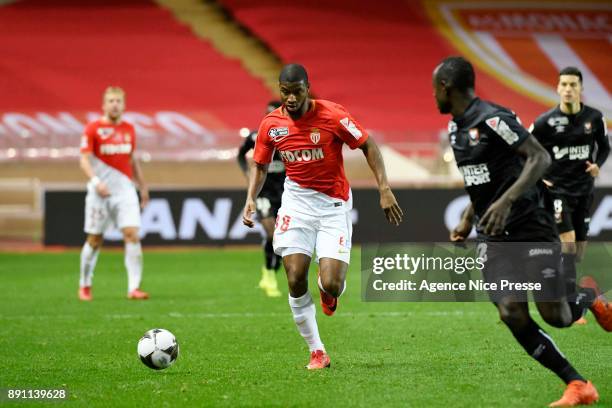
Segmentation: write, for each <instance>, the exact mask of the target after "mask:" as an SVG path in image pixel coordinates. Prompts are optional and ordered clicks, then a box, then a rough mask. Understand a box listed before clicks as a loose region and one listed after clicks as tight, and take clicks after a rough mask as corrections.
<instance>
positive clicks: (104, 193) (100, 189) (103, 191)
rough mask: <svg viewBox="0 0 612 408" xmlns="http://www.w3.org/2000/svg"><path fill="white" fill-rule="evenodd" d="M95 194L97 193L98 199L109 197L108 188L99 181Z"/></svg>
mask: <svg viewBox="0 0 612 408" xmlns="http://www.w3.org/2000/svg"><path fill="white" fill-rule="evenodd" d="M96 193H98V195H99V196H100V197H108V196H109V195H110V191H108V187H107V186H106V183H105V182H103V181H100V182H99V183H98V184H96Z"/></svg>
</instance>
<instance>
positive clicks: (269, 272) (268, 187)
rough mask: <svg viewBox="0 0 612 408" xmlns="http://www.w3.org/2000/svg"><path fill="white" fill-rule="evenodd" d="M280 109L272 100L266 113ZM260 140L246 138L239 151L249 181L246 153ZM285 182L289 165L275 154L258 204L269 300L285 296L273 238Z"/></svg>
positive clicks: (252, 136) (264, 283)
mask: <svg viewBox="0 0 612 408" xmlns="http://www.w3.org/2000/svg"><path fill="white" fill-rule="evenodd" d="M280 106H281V103H280V101H270V102H269V103H268V106H267V108H266V114H268V113H270V112H272V111H273V110H274V109H276V108H278V107H280ZM256 140H257V132H251V133H250V134H249V135H248V136H247V137H246V138H245V139H244V143H242V146H240V149H239V150H238V164H239V165H240V168H241V169H242V171H243V172H244V174H245V175H246V176H247V178H248V171H249V168H248V165H247V160H246V154H247V153H248V152H249V151H250V150H252V149H254V148H255V141H256ZM284 183H285V165H284V164H283V161H282V159H281V157H280V155H279V154H278V152H274V156H273V157H272V162H271V163H270V165H269V167H268V177H267V178H266V182H265V183H264V186H263V188H262V189H261V193H259V196H258V197H257V201H256V204H257V217H258V219H259V222H260V223H261V225H262V226H263V229H264V231H265V233H266V239H265V241H264V243H263V249H264V257H265V265H264V266H263V267H262V268H261V279H260V281H259V287H260V288H261V289H263V290H264V291H265V292H266V295H267V296H269V297H279V296H280V295H281V292H280V291H279V290H278V283H277V281H276V273H277V272H278V270H279V268H280V266H281V258H280V256H278V255H276V254H275V253H274V249H273V248H272V236H273V235H274V224H275V222H276V215H277V214H278V209H279V208H280V206H281V197H282V196H283V188H284Z"/></svg>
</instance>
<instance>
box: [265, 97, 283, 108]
mask: <svg viewBox="0 0 612 408" xmlns="http://www.w3.org/2000/svg"><path fill="white" fill-rule="evenodd" d="M281 105H282V103H281V101H278V100H276V99H275V100H273V101H270V102H268V105H266V106H272V107H273V108H274V109H276V108H280V106H281Z"/></svg>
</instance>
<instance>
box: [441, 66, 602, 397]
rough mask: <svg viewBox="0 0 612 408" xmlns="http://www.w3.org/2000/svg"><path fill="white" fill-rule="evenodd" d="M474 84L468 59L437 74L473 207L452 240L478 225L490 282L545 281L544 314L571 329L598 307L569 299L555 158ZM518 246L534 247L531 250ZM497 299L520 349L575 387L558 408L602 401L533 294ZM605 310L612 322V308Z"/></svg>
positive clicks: (589, 293) (589, 294)
mask: <svg viewBox="0 0 612 408" xmlns="http://www.w3.org/2000/svg"><path fill="white" fill-rule="evenodd" d="M474 83H475V74H474V69H473V68H472V65H471V64H470V63H469V62H468V61H467V60H465V59H463V58H461V57H449V58H446V59H445V60H443V61H442V63H440V64H439V65H438V66H437V67H436V68H435V70H434V73H433V87H434V96H435V99H436V103H437V105H438V109H439V111H440V113H442V114H451V115H452V120H451V121H450V123H449V138H450V144H451V147H452V148H453V152H454V154H455V160H456V161H457V166H458V167H459V170H460V172H461V173H462V175H463V177H464V183H465V188H466V190H467V192H468V194H469V196H470V200H471V204H470V205H469V206H468V208H467V209H466V211H465V212H464V215H463V217H462V220H461V222H460V224H459V225H458V226H457V227H456V228H455V229H454V230H453V231H452V232H451V240H453V241H461V240H463V239H465V237H467V236H468V234H469V232H470V230H471V229H472V224H476V230H477V232H478V236H479V241H480V242H481V244H479V250H480V249H481V248H482V249H484V250H483V251H482V252H479V256H481V257H483V258H484V259H485V268H484V270H483V275H484V278H485V280H486V281H487V282H500V281H501V280H502V279H508V280H510V281H512V282H527V281H529V282H531V281H538V282H541V283H542V285H543V286H545V289H546V290H545V291H543V292H544V293H546V296H547V298H546V299H545V300H546V301H542V297H541V295H539V294H536V292H535V291H534V298H535V300H536V305H537V308H538V311H539V313H540V315H541V316H542V318H543V319H544V320H545V321H546V322H547V323H549V324H550V325H552V326H554V327H559V328H561V327H568V326H570V325H571V324H572V323H573V322H574V321H575V320H577V319H578V318H580V316H581V315H582V313H583V309H584V308H585V307H590V306H591V303H592V302H593V299H594V298H595V296H594V292H595V290H594V289H592V288H584V289H581V291H582V292H581V294H582V295H585V296H581V297H580V298H579V300H580V301H578V302H576V301H568V299H567V298H566V297H565V291H564V278H563V276H562V274H561V273H560V272H561V271H560V268H559V265H560V249H559V248H558V246H559V245H558V242H559V239H558V235H557V231H556V228H555V224H554V220H553V217H552V214H551V212H550V210H549V208H547V192H546V187H544V185H543V183H541V182H540V181H539V180H540V179H541V177H542V176H543V175H544V172H545V171H546V169H547V168H548V166H549V165H550V157H549V155H548V153H547V152H546V150H544V148H543V147H542V146H541V145H540V144H539V143H538V142H537V140H536V139H535V138H534V137H533V136H532V135H530V134H529V132H527V130H525V129H524V128H523V127H522V126H521V125H520V123H519V121H518V119H517V118H516V116H515V115H514V113H513V112H512V111H510V110H508V109H506V108H503V107H501V106H498V105H495V104H492V103H489V102H485V101H483V100H481V99H479V98H478V97H476V96H475V94H474ZM518 243H530V244H528V245H527V247H523V246H520V245H524V244H518ZM545 244H547V245H545ZM516 245H519V247H518V248H517V247H516ZM508 247H510V249H509V248H508ZM554 248H556V249H554ZM532 250H534V251H532ZM483 252H484V253H483ZM493 292H494V291H490V292H489V294H490V296H491V300H492V301H493V302H494V304H495V306H496V307H497V309H498V311H499V315H500V318H501V320H502V321H503V322H504V323H505V324H506V326H507V327H508V328H509V329H510V331H511V332H512V334H513V335H514V337H515V339H516V340H517V341H518V343H519V344H520V345H521V346H522V347H523V348H524V349H525V351H526V352H527V353H528V354H529V355H530V356H531V357H533V358H534V359H535V360H537V361H538V362H539V363H540V364H542V365H543V366H544V367H546V368H548V369H550V370H552V371H553V372H554V373H555V374H557V375H558V376H559V377H560V378H561V379H562V380H563V381H564V382H565V383H566V384H567V388H566V390H565V392H564V393H563V396H562V398H561V399H560V400H558V401H556V402H553V403H552V404H551V405H550V406H554V407H556V406H575V405H579V404H590V403H593V402H595V401H597V400H598V399H599V395H598V394H597V390H596V389H595V387H594V386H593V384H592V383H591V382H590V381H587V380H585V379H584V378H583V377H582V376H581V375H580V374H579V373H578V372H577V371H576V370H575V369H574V367H572V365H571V364H570V363H569V361H568V360H567V359H566V358H565V356H564V355H563V354H561V352H560V351H559V349H558V348H557V347H556V345H555V344H554V342H553V340H552V338H551V337H550V336H549V335H548V334H547V333H546V332H545V331H544V330H543V329H542V328H541V327H540V326H539V325H538V324H537V323H536V322H535V321H534V320H533V319H532V318H531V316H530V314H529V306H528V302H527V297H526V293H524V292H517V291H506V292H504V291H500V292H494V293H493ZM577 299H578V298H577ZM574 300H575V299H574ZM599 301H601V300H599ZM605 306H606V309H605V312H606V313H607V318H610V315H612V308H608V307H607V304H606V305H605ZM596 317H598V316H597V315H596ZM600 317H606V316H600ZM598 321H599V320H598Z"/></svg>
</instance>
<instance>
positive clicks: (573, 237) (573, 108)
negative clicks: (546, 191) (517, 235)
mask: <svg viewBox="0 0 612 408" xmlns="http://www.w3.org/2000/svg"><path fill="white" fill-rule="evenodd" d="M557 93H558V94H559V98H560V101H559V105H557V106H556V107H555V108H553V109H551V110H549V111H548V112H545V113H543V114H542V115H540V116H539V117H538V118H537V119H536V120H535V122H534V123H533V124H532V125H531V127H530V128H529V131H530V132H531V134H532V135H534V136H535V137H536V139H538V141H539V142H540V143H541V144H542V146H544V148H545V149H546V150H547V151H548V153H549V154H550V157H551V159H552V165H551V166H550V167H549V169H548V171H547V172H546V174H545V176H544V182H545V183H546V184H547V185H548V186H549V188H550V192H551V194H552V197H553V204H554V206H553V211H554V217H555V222H556V223H557V229H558V230H559V238H561V242H562V243H563V244H562V245H563V246H562V250H563V255H562V256H563V269H564V273H565V278H566V280H567V291H568V293H572V292H573V291H575V288H576V262H579V261H580V260H581V259H582V257H583V256H584V250H585V248H586V241H587V232H588V230H589V220H590V216H591V215H590V211H591V203H592V202H593V185H594V179H595V177H597V176H598V175H599V169H600V168H601V166H602V165H603V164H604V162H605V161H606V159H607V158H608V154H609V153H610V143H609V141H608V135H607V130H606V122H605V119H604V117H603V115H602V113H601V112H600V111H598V110H597V109H593V108H591V107H590V106H587V105H584V104H583V103H581V93H582V73H581V72H580V70H579V69H578V68H575V67H566V68H564V69H562V70H561V72H560V73H559V84H558V85H557ZM576 323H579V324H584V323H586V320H585V319H584V318H581V319H579V320H578V321H576Z"/></svg>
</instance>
